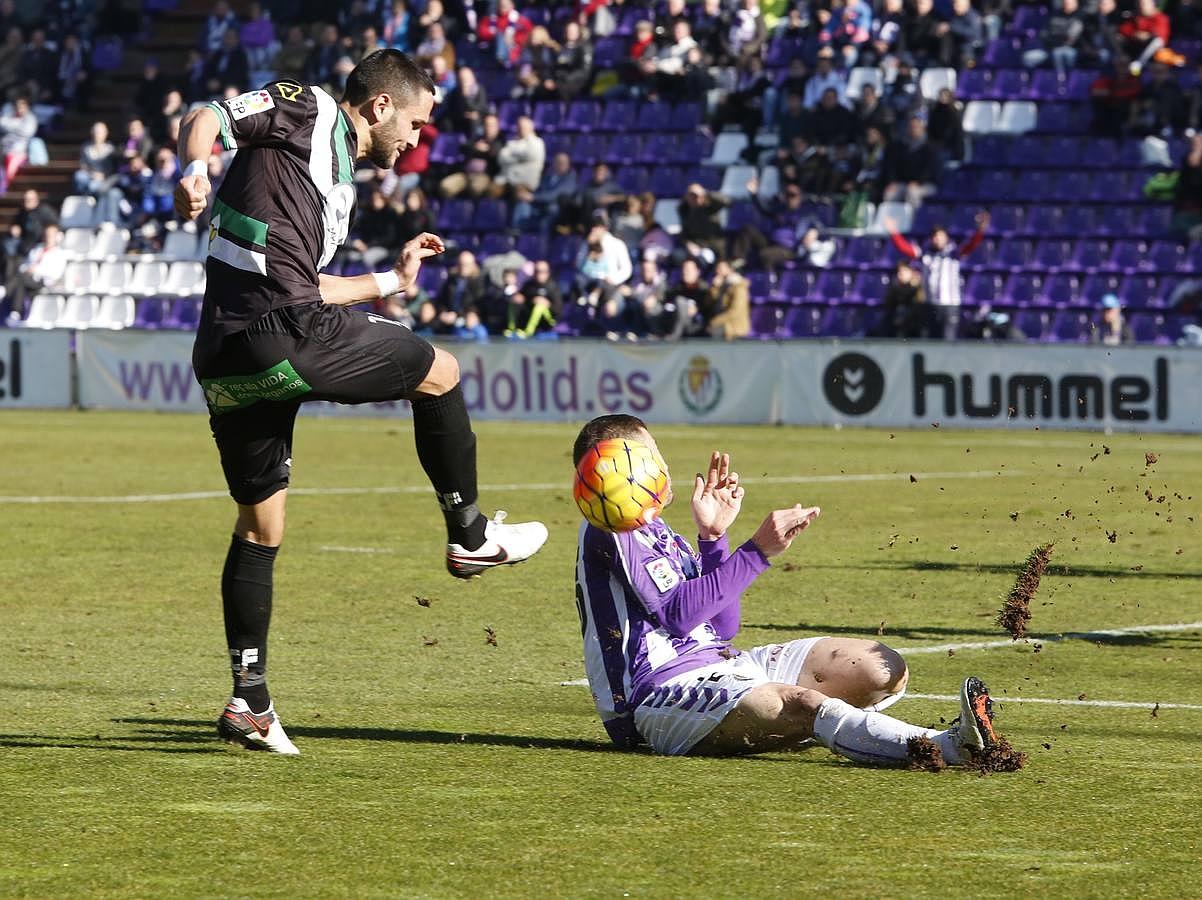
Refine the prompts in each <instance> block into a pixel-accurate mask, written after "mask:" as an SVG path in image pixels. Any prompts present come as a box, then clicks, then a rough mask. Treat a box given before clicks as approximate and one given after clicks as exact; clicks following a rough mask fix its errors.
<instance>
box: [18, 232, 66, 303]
mask: <svg viewBox="0 0 1202 900" xmlns="http://www.w3.org/2000/svg"><path fill="white" fill-rule="evenodd" d="M62 242H63V232H62V230H61V229H60V228H59V227H58V226H57V225H47V226H46V229H45V230H44V231H43V232H42V242H41V243H40V244H37V245H36V246H35V247H34V248H33V249H32V250H30V251H29V256H28V257H27V258H26V260H25V262H24V263H23V264H22V265H21V266H20V267H19V268H18V269H17V273H16V274H15V275H14V276H13V277H12V278H11V279H9V282H8V284H7V285H6V288H7V290H6V291H5V296H6V299H7V300H8V309H9V313H8V320H9V322H16V321H19V320H20V319H23V318H25V305H26V304H25V299H26V297H29V296H32V295H33V294H38V293H41V292H43V291H54V290H61V289H62V286H63V276H64V275H65V274H66V271H67V263H68V261H69V260H68V258H67V251H66V250H64V249H63V248H62Z"/></svg>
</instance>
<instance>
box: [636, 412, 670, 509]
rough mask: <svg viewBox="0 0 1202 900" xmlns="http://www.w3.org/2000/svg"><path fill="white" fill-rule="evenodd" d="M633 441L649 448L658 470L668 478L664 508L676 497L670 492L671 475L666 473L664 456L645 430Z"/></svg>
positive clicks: (666, 467)
mask: <svg viewBox="0 0 1202 900" xmlns="http://www.w3.org/2000/svg"><path fill="white" fill-rule="evenodd" d="M634 439H635V440H636V441H639V442H640V443H642V444H646V445H647V447H648V448H650V450H651V452H652V453H654V454H655V456H656V459H658V460H659V465H660V468H661V469H663V470H664V474H665V475H667V476H668V493H667V496H666V497H665V498H664V506H665V507H666V506H669V505H670V504H671V503H672V501H673V500H674V499H676V495H675V494H674V493H673V492H672V473H671V472H669V471H668V463H667V462H665V460H664V455H663V454H662V453H660V452H659V444H657V443H655V438H653V437H652V436H651V432H650V431H647V430H645V429H644V430H643V431H641V432H639V433H638V434H637V435H635V436H634Z"/></svg>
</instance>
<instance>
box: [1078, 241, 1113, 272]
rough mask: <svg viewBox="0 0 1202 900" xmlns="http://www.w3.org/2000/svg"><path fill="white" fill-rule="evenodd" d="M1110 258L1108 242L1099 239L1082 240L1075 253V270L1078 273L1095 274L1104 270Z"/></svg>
mask: <svg viewBox="0 0 1202 900" xmlns="http://www.w3.org/2000/svg"><path fill="white" fill-rule="evenodd" d="M1109 256H1110V248H1109V247H1108V246H1107V244H1106V242H1105V241H1103V240H1100V239H1098V238H1082V239H1081V240H1079V241H1077V246H1076V248H1075V249H1074V251H1073V260H1072V265H1073V268H1074V269H1076V270H1077V271H1078V272H1094V271H1097V270H1098V269H1101V268H1103V267H1104V266H1105V265H1106V262H1107V260H1108V258H1109Z"/></svg>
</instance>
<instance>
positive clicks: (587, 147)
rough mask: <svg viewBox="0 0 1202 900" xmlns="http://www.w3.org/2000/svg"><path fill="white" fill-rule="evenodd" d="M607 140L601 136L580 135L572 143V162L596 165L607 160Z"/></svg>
mask: <svg viewBox="0 0 1202 900" xmlns="http://www.w3.org/2000/svg"><path fill="white" fill-rule="evenodd" d="M605 146H606V138H605V136H604V135H601V134H578V135H576V140H575V141H573V142H572V162H574V163H577V164H580V163H583V164H585V165H589V166H591V165H595V164H596V163H599V162H601V161H602V160H603V159H604V158H605Z"/></svg>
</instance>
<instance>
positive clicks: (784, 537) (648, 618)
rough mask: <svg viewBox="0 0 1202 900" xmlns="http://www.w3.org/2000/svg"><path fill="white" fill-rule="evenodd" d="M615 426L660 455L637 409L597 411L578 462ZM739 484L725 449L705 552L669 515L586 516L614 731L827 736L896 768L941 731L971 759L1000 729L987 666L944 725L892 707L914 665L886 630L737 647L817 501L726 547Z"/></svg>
mask: <svg viewBox="0 0 1202 900" xmlns="http://www.w3.org/2000/svg"><path fill="white" fill-rule="evenodd" d="M611 438H631V439H633V440H638V441H641V442H642V443H644V444H646V445H648V446H649V447H651V448H653V449H655V450H656V451H657V452H658V448H657V446H656V443H655V439H654V438H653V437H652V436H651V434H650V432H649V431H648V430H647V427H646V425H645V424H644V423H643V422H642V421H641V420H639V419H637V418H635V417H634V416H625V415H610V416H601V417H599V418H596V419H593V420H592V421H591V422H589V423H588V424H586V425H585V426H584V428H583V429H582V430H581V432H580V434H579V436H578V437H577V438H576V445H575V448H574V452H573V462H574V463H577V464H578V463H579V462H580V460H581V458H583V456H584V455H585V454H586V453H587V452H588V451H589V449H590V448H591V447H593V446H594V445H595V444H596V443H597V442H599V441H603V440H609V439H611ZM743 493H744V492H743V487H742V485H740V484H739V476H738V474H737V473H736V472H733V471H731V469H730V458H729V456H727V455H725V454H720V453H717V452H715V453H714V454H713V456H712V457H711V459H710V463H709V469H708V473H707V475H706V476H704V477H703V476H701V475H698V476H697V478H696V481H695V483H694V485H693V494H692V501H691V506H692V512H693V520H694V522H695V523H696V526H697V550H694V549H693V548H692V547H691V546H689V544H688V542H687V541H686V540H685V539H684V538H682V537H681V536H680V535H678V534H676V533H675V532H673V531H672V529H671V528H670V527H669V526H668V525H667V524H666V523H665V522H664V521H663V520H661V519H655V520H653V521H652V522H650V523H649V524H647V525H644V526H643V527H641V528H638V529H636V530H634V531H631V532H625V533H618V534H613V533H610V532H606V531H602V530H600V529H598V528H596V527H594V526H592V525H589V524H588V523H585V524H583V525H582V526H581V529H580V538H579V548H578V551H577V558H576V603H577V606H578V608H579V612H580V622H581V631H582V633H583V636H584V655H585V668H586V670H587V673H588V680H589V685H590V687H591V688H592V692H593V697H594V700H595V702H596V705H597V711H598V712H599V713H600V715H601V720H602V722H603V724H604V725H605V729H606V731H607V732H608V733H609V736H610V738H611V739H612V740H613V741H614V743H615V744H617V745H618V746H620V747H623V748H633V747H636V746H638V745H639V744H641V743H644V742H645V743H647V744H648V745H650V747H651V749H653V750H655V751H656V752H658V753H665V754H686V753H692V754H734V753H749V752H759V751H763V750H773V749H785V748H792V747H797V746H799V745H801V744H803V743H804V742H806V741H808V740H811V739H817V740H818V741H819V742H820V743H822V744H823V745H824V746H826V747H829V748H830V749H831V750H832V751H834V752H835V753H837V754H839V755H841V756H845V757H847V758H848V759H852V760H855V761H856V762H861V763H867V764H871V765H881V766H890V765H894V766H896V765H904V764H905V763H906V762H907V761H908V759H909V751H908V746H907V742H908V741H910V740H911V739H914V738H920V737H925V738H928V739H930V740H931V741H933V742H934V743H935V744H936V745H937V746H938V747H939V749H940V751H941V752H942V755H943V758H944V761H945V762H947V763H948V764H949V765H958V764H966V763H969V762H971V760H972V756H973V754H974V753H979V752H981V751H984V750H986V749H987V748H988V747H990V746H991V745H992V744H993V743H994V742H996V741H997V740H998V736H997V734H996V732H995V731H994V727H993V714H992V701H991V700H990V698H989V693H988V691H987V690H986V688H985V685H984V684H982V683H981V681H980V680H979V679H977V678H968V679H966V680H965V681H964V683H963V685H962V686H961V691H960V719H959V721H958V722H957V723H953V725H952V727H951V728H949V729H947V730H945V731H936V730H934V729H930V728H919V727H917V726H915V725H909V724H907V723H905V722H902V721H899V720H897V719H894V718H891V717H889V716H886V715H883V714H882V713H881V710H882V709H885V708H886V707H888V706H890V705H891V704H893V703H895V702H896V701H897V700H899V699H901V697H902V695H903V693H904V692H905V687H906V681H907V678H908V675H909V673H908V671H907V669H906V664H905V662H904V661H903V660H902V658H901V656H900V655H898V653H897V652H896V651H895V650H892V649H890V648H889V647H886V646H885V645H884V644H882V643H880V642H879V641H873V640H860V639H855V638H832V637H813V638H806V639H801V640H793V641H788V642H786V643H782V644H769V645H766V646H762V647H755V648H752V649H751V650H746V651H743V650H739V649H737V648H736V647H734V646H733V645H732V644H731V643H730V641H731V640H732V639H733V638H734V637H735V635H736V634H737V633H738V631H739V617H740V609H741V603H742V595H743V592H744V591H745V590H746V589H747V588H748V587H750V586H751V584H752V583H753V582H754V581H755V579H756V578H758V577H759V575H760V574H761V573H762V572H764V571H765V570H766V569H767V568H768V567H769V565H770V563H769V560H770V559H771V558H773V557H775V556H779V555H780V554H781V553H784V552H785V551H786V550H787V549H788V548H789V546H790V545H791V544H792V543H793V541H794V540H795V539H796V538H797V536H798V535H800V534H801V532H803V531H804V530H805V529H806V528H808V527H809V526H810V525H811V524H813V522H814V521H815V520H816V519H817V518H818V516H819V514H820V512H821V511H820V510H819V509H818V507H804V506H801V505H800V504H798V505H797V506H793V507H789V508H787V509H778V510H775V511H773V512H771V513H769V514H768V516H767V518H765V519H764V521H763V522H762V523H761V524H760V526H759V528H757V529H756V531H755V533H754V534H753V535H752V536H751V538H750V539H749V540H748V541H746V542H745V543H743V544H741V545H739V546H738V547H737V548H735V549H734V550H731V549H730V545H729V543H728V540H727V536H726V535H727V531H728V530H729V528H730V527H731V525H733V524H734V522H735V519H736V518H737V517H738V515H739V510H740V508H741V506H742V502H743ZM668 502H671V486H670V482H669V497H668Z"/></svg>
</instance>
